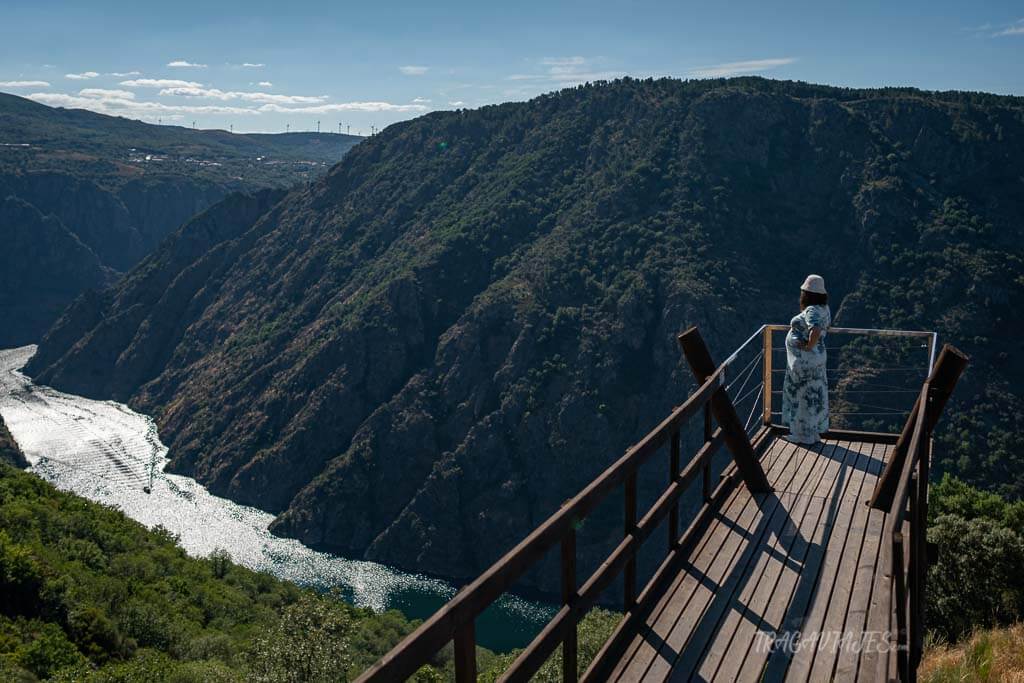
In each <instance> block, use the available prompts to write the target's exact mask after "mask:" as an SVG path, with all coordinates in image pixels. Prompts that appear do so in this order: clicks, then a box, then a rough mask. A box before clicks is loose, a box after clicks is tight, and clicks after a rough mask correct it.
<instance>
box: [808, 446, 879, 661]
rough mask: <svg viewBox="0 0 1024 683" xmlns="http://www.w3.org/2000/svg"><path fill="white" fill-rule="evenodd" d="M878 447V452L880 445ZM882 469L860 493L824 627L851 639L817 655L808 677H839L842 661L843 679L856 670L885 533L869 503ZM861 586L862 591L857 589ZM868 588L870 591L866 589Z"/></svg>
mask: <svg viewBox="0 0 1024 683" xmlns="http://www.w3.org/2000/svg"><path fill="white" fill-rule="evenodd" d="M875 450H876V451H877V450H878V447H876V448H875ZM875 462H878V461H877V460H875ZM881 472H882V465H881V464H879V465H878V466H877V469H875V470H874V471H873V472H872V474H873V475H874V476H873V478H872V481H871V486H870V487H866V490H865V492H864V493H863V494H862V495H861V496H860V498H861V500H860V501H858V503H859V504H858V505H857V510H856V515H857V516H856V520H855V522H856V523H855V525H854V527H853V528H852V529H851V533H850V537H849V539H848V541H847V547H846V549H845V551H844V556H843V560H842V562H841V563H840V565H839V571H838V572H837V576H836V577H835V580H834V584H835V590H834V591H833V596H832V600H831V601H830V604H829V606H828V611H827V612H826V616H825V620H824V622H823V625H822V627H821V628H822V630H823V631H824V632H826V633H836V634H839V635H838V636H837V637H840V638H843V639H846V638H848V639H849V640H850V641H851V642H849V644H844V645H843V646H842V647H840V648H838V650H836V651H835V652H831V651H830V652H828V653H822V656H819V657H816V658H815V659H814V661H813V663H812V666H811V669H810V676H809V680H818V678H819V677H822V676H824V677H825V678H830V677H833V676H836V677H838V673H839V672H838V669H837V665H838V662H840V661H845V662H846V663H847V667H846V668H847V670H846V671H845V672H844V677H843V679H842V680H849V679H850V677H851V676H850V672H849V670H848V669H849V665H850V664H852V666H853V669H854V672H856V663H857V660H859V659H860V651H859V650H858V649H856V647H855V646H854V643H853V642H852V641H859V640H860V639H862V636H863V633H864V618H865V617H866V616H867V610H868V604H869V603H868V600H869V598H870V596H871V591H870V587H871V583H872V581H873V579H874V569H875V565H876V564H877V563H878V552H877V551H878V539H879V536H880V535H881V532H882V527H881V520H882V519H883V518H884V517H885V515H883V514H882V513H881V512H879V511H877V510H872V509H871V508H870V507H869V506H868V505H866V501H867V499H868V498H870V496H871V491H872V490H873V489H874V483H875V482H876V481H877V480H878V476H879V475H880V474H881ZM865 575H866V578H865ZM858 580H859V581H858ZM865 584H866V585H865ZM858 587H859V588H860V590H857V589H858ZM865 587H866V588H867V590H864V589H865ZM854 613H859V614H860V618H859V619H858V620H852V619H851V616H852V615H853V614H854ZM855 621H859V623H855Z"/></svg>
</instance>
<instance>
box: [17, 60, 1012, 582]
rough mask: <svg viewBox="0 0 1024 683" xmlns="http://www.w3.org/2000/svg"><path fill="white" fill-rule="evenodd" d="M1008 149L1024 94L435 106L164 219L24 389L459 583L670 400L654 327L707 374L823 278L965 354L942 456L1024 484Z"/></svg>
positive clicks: (332, 533) (659, 93)
mask: <svg viewBox="0 0 1024 683" xmlns="http://www.w3.org/2000/svg"><path fill="white" fill-rule="evenodd" d="M1022 160H1024V101H1022V100H1021V99H1019V98H1010V97H996V96H990V95H981V94H968V93H927V92H921V91H916V90H891V89H890V90H848V89H836V88H828V87H822V86H814V85H808V84H803V83H788V82H778V81H767V80H761V79H735V80H728V81H722V80H718V81H689V82H680V81H676V80H656V81H635V80H628V79H627V80H622V81H616V82H613V83H601V84H595V85H588V86H582V87H579V88H575V89H570V90H565V91H561V92H558V93H554V94H551V95H546V96H542V97H539V98H537V99H534V100H531V101H529V102H525V103H513V104H503V105H499V106H491V107H485V108H482V109H479V110H476V111H457V112H445V113H434V114H429V115H427V116H424V117H421V118H418V119H415V120H413V121H408V122H405V123H400V124H396V125H393V126H391V127H389V128H388V129H386V130H385V131H384V132H382V133H381V134H380V135H378V136H375V137H373V138H372V139H370V140H368V141H366V143H364V144H362V145H360V146H358V147H357V148H355V149H354V150H353V151H352V152H351V153H350V154H349V155H348V156H347V157H346V158H345V159H344V160H343V161H342V162H341V163H340V164H338V165H337V166H335V167H334V168H333V169H332V170H331V171H330V173H329V174H328V175H327V176H326V177H325V178H323V179H322V180H320V181H318V182H316V183H314V184H312V185H310V186H308V187H303V188H300V189H297V190H295V191H293V192H291V193H290V194H288V195H287V196H285V197H284V198H282V199H281V200H280V201H279V202H277V203H276V204H275V205H274V206H273V208H270V209H269V210H263V209H261V208H257V206H256V204H257V203H258V201H257V200H256V199H242V198H238V199H235V200H233V201H235V202H236V203H237V204H238V209H239V210H238V212H237V213H236V211H235V210H234V209H232V210H223V211H222V212H221V213H223V217H222V218H221V217H218V216H221V213H218V211H220V209H214V210H212V211H210V212H207V214H206V216H205V217H200V218H198V219H197V220H196V221H194V222H193V223H191V224H190V225H188V226H185V227H184V228H183V229H182V230H180V231H179V232H178V233H177V234H176V235H175V236H174V237H173V238H172V239H171V240H170V241H169V242H168V243H167V244H165V245H164V247H163V248H162V249H161V251H160V252H158V253H157V254H155V255H153V256H152V257H150V258H149V259H147V260H145V261H144V262H143V263H142V264H140V265H139V266H138V267H137V268H136V269H135V270H134V271H133V272H132V273H131V275H129V276H128V277H127V278H126V279H125V280H124V281H122V282H121V283H119V284H118V285H117V286H116V287H114V288H112V289H108V290H106V291H105V292H102V293H100V294H98V295H96V296H94V297H89V298H86V299H83V300H81V301H80V302H78V303H77V304H76V305H75V306H74V307H72V308H71V309H70V310H69V311H68V312H67V313H66V314H65V315H64V316H63V318H62V319H61V320H60V321H59V322H58V323H57V324H56V325H55V326H54V327H53V328H52V329H51V330H50V332H49V333H48V335H47V336H46V338H45V339H44V340H43V341H42V343H41V345H40V348H39V352H38V355H37V356H36V357H35V359H33V361H32V362H31V364H30V366H29V368H28V371H29V372H30V373H31V374H32V375H33V376H34V377H35V378H36V379H37V381H39V382H44V383H50V384H53V385H55V386H57V387H59V388H62V389H66V390H69V391H73V392H78V393H84V394H88V395H92V396H101V397H110V398H116V399H119V400H127V401H128V402H129V403H130V404H131V405H132V406H133V407H134V408H136V409H138V410H140V411H143V412H146V413H150V414H152V415H154V416H155V418H156V420H157V422H158V424H159V428H160V433H161V437H162V438H163V439H164V441H165V442H167V443H168V445H169V446H170V453H171V457H172V464H171V467H172V469H174V470H175V471H177V472H182V473H187V474H189V475H192V476H194V477H196V478H197V479H198V480H199V481H201V482H203V483H204V484H207V485H208V486H209V487H210V488H211V489H212V490H213V491H215V492H217V493H219V494H224V495H227V496H229V497H231V498H234V499H236V500H239V501H242V502H245V503H249V504H253V505H257V506H260V507H263V508H265V509H268V510H271V511H273V512H275V513H277V514H278V515H279V517H278V519H277V522H276V524H275V526H274V529H275V531H276V532H277V533H281V534H285V535H290V536H295V537H298V538H300V539H302V540H303V541H305V542H306V543H309V544H311V545H313V546H315V547H318V548H323V549H328V550H333V551H337V552H340V553H343V554H346V555H350V556H352V555H355V556H362V557H367V558H371V559H375V560H380V561H383V562H387V563H391V564H394V565H398V566H400V567H407V568H412V569H416V570H418V571H426V572H431V573H435V574H440V575H444V576H447V577H453V578H456V579H458V578H465V577H469V576H472V575H475V574H476V573H477V572H479V571H480V570H482V569H483V568H485V567H486V566H487V565H488V564H489V563H491V562H492V561H493V560H494V559H496V558H497V557H498V556H499V554H500V553H502V552H504V551H505V550H507V549H508V548H509V547H510V546H511V545H512V544H513V543H514V542H516V541H517V540H519V539H521V538H522V537H523V536H524V535H525V534H526V533H527V532H528V531H529V530H530V529H532V528H533V527H534V526H535V525H536V524H537V523H538V522H539V521H541V520H542V519H544V518H545V517H546V516H547V515H549V514H550V513H551V512H552V511H554V510H555V509H556V508H557V506H558V505H559V503H561V502H562V501H563V500H565V499H566V498H567V497H568V496H570V495H572V494H573V493H575V492H576V491H577V490H578V489H579V488H580V487H581V486H582V485H583V484H584V483H586V482H587V481H589V480H590V479H591V478H592V477H593V476H594V475H595V474H596V473H597V472H598V471H600V470H601V469H603V468H604V467H605V466H607V465H608V464H609V463H610V462H611V461H612V460H613V459H614V458H615V457H617V456H618V455H619V454H621V453H622V451H623V449H624V448H625V447H627V446H628V445H629V444H630V443H631V442H632V441H634V440H635V439H636V438H638V437H639V436H640V435H642V434H643V433H644V432H646V431H647V430H648V429H649V428H650V427H652V426H653V425H654V424H656V422H657V421H658V420H659V419H660V418H661V417H662V416H663V415H664V414H665V413H667V411H668V410H669V409H670V408H671V407H672V406H673V405H675V404H678V403H679V402H681V400H682V399H683V397H684V396H685V395H686V393H687V391H688V390H689V389H690V387H691V382H690V380H689V372H688V371H687V370H686V369H685V368H684V367H682V365H681V363H680V359H679V353H678V349H677V348H676V345H675V334H676V333H677V332H678V331H680V330H682V329H684V328H686V327H688V326H689V325H694V324H695V325H699V326H700V327H701V330H702V332H703V333H704V336H705V338H706V339H707V340H708V342H709V344H710V346H711V349H712V350H713V352H714V353H715V355H716V356H717V357H718V358H719V359H720V358H722V357H723V355H724V354H725V353H727V352H728V351H729V350H731V349H732V348H734V347H735V346H736V345H737V344H738V343H739V341H741V340H742V339H743V338H745V337H746V336H747V335H748V334H750V332H752V331H753V330H754V329H756V328H757V327H758V326H759V325H760V324H762V323H763V322H785V321H787V320H788V319H789V317H790V316H791V315H792V314H793V313H794V312H795V310H796V298H797V289H798V286H799V284H800V282H801V281H802V280H803V278H804V276H805V275H806V274H807V273H808V272H818V273H822V274H824V275H825V276H826V279H827V281H828V284H829V290H830V296H831V297H832V305H833V311H834V313H835V316H834V318H835V323H836V324H838V325H846V326H857V327H899V328H913V329H934V330H937V331H938V332H939V333H940V335H941V339H942V340H943V341H948V342H951V343H954V344H956V345H958V346H959V347H961V348H962V349H964V350H965V351H966V352H967V353H968V354H970V355H971V356H972V363H971V366H970V369H969V371H968V374H967V376H966V377H965V378H964V380H963V381H962V382H961V384H960V386H959V387H958V389H957V392H956V394H955V395H954V397H953V401H952V402H951V404H950V406H949V407H948V409H947V418H946V419H944V421H943V423H942V425H941V427H940V433H939V443H938V445H937V447H936V453H935V458H936V468H935V469H936V472H937V473H939V474H941V473H942V472H954V473H956V474H958V475H959V476H961V477H962V478H964V479H966V480H967V481H969V482H971V483H973V484H976V485H979V486H982V487H985V488H990V489H996V490H999V491H1000V492H1002V493H1004V494H1007V495H1010V496H1013V497H1019V496H1020V495H1021V494H1022V493H1024V478H1022V477H1021V476H1020V475H1019V472H1020V471H1021V467H1022V465H1024V462H1022V456H1021V453H1022V452H1024V448H1022V446H1024V444H1022V442H1021V434H1022V428H1024V424H1022V423H1024V405H1022V392H1021V389H1020V387H1021V382H1020V380H1021V378H1022V376H1024V361H1022V360H1021V359H1022V354H1021V353H1020V351H1021V348H1020V347H1021V344H1022V342H1021V340H1020V339H1019V338H1018V337H1017V336H1016V335H1014V334H1013V333H1012V331H1014V330H1017V329H1021V328H1022V323H1024V320H1022V315H1021V310H1022V304H1024V296H1022V295H1024V280H1022V278H1021V275H1020V274H1021V272H1024V269H1022V262H1021V259H1022V256H1024V246H1022V245H1024V240H1022V237H1024V235H1022V229H1024V191H1022V190H1024V180H1022V178H1024V166H1022ZM211 221H213V223H214V224H216V225H217V226H222V227H223V229H218V230H216V231H211V230H210V228H209V226H210V225H211ZM197 234H198V235H199V236H198V237H197V236H196V235H197ZM199 245H204V248H206V251H205V252H203V249H202V248H198V246H199ZM193 247H195V248H193ZM915 388H916V387H915ZM659 481H660V480H659ZM613 512H614V511H613ZM618 515H621V512H617V513H616V514H615V515H614V518H615V519H619V517H618ZM619 523H620V522H616V523H615V524H611V525H609V526H608V527H607V528H608V529H611V532H610V533H613V532H614V531H615V530H616V529H617V528H618V526H617V525H618V524H619ZM606 540H607V539H588V540H581V542H580V543H581V549H580V552H581V557H582V558H583V560H582V562H583V563H584V564H585V563H586V562H587V561H589V560H592V559H593V557H595V556H596V552H595V550H594V549H595V548H596V547H597V546H598V545H600V544H601V543H603V542H605V541H606ZM554 577H557V572H548V573H547V574H545V575H538V576H533V577H531V579H530V581H531V582H533V583H534V585H539V586H541V587H543V588H547V589H555V588H556V585H554V584H552V583H551V581H552V580H554Z"/></svg>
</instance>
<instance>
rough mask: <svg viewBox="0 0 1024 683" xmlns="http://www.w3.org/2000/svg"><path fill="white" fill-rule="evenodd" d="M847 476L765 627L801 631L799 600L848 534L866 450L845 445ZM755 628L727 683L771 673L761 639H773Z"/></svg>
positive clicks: (776, 596) (782, 582)
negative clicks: (836, 542) (837, 539)
mask: <svg viewBox="0 0 1024 683" xmlns="http://www.w3.org/2000/svg"><path fill="white" fill-rule="evenodd" d="M844 448H845V453H844V460H843V465H842V466H843V467H844V471H843V473H842V474H841V476H840V478H838V479H837V481H836V484H835V486H834V487H833V488H832V490H831V491H829V495H828V498H827V499H826V500H823V501H822V510H821V515H820V516H819V518H818V520H817V523H816V525H815V526H814V528H813V530H812V532H811V534H809V535H807V536H806V541H805V542H804V543H803V545H802V547H798V548H795V549H794V550H791V552H790V555H791V556H793V557H795V559H796V560H797V561H798V563H799V570H794V569H791V570H790V571H785V572H780V576H779V578H778V580H777V583H776V585H775V587H774V588H773V589H771V594H772V596H773V598H772V600H771V601H770V602H769V603H768V604H767V606H766V610H765V611H764V613H763V621H764V622H766V623H767V624H770V625H774V626H775V633H776V634H778V635H783V634H786V633H792V632H793V631H796V630H799V629H800V628H801V622H802V621H803V612H804V610H803V609H802V607H801V606H800V605H799V604H798V600H799V597H800V596H801V595H802V594H803V593H804V592H805V590H806V589H805V588H804V587H805V586H807V585H808V584H813V583H815V582H816V580H817V579H818V577H819V576H820V574H821V568H822V566H823V565H824V564H825V562H826V559H827V557H828V554H829V549H830V547H832V544H833V542H834V539H835V536H836V535H837V534H843V533H844V530H845V527H846V525H847V524H848V519H849V512H850V508H851V503H850V501H851V500H853V499H855V498H856V497H857V496H858V495H859V494H860V492H861V487H862V485H863V481H864V479H865V475H866V473H865V471H864V470H865V468H866V466H867V465H868V458H869V455H866V454H865V453H864V452H863V450H862V449H861V448H860V444H852V443H846V444H844ZM767 635H770V634H765V635H761V634H760V633H758V631H757V630H755V629H754V624H752V623H751V624H749V628H746V629H745V630H744V631H743V632H741V633H738V634H737V643H738V646H739V647H740V648H741V649H742V648H743V647H746V648H747V650H746V652H745V653H743V655H742V656H738V657H734V658H733V660H732V661H733V662H735V664H734V666H733V668H732V669H731V670H729V671H724V672H723V676H722V677H723V678H729V677H730V676H731V678H733V679H736V680H756V679H759V678H760V677H761V675H762V673H767V672H766V665H767V661H768V657H769V651H768V650H767V649H765V648H764V644H763V643H762V644H761V645H760V649H758V643H757V639H758V638H764V637H767Z"/></svg>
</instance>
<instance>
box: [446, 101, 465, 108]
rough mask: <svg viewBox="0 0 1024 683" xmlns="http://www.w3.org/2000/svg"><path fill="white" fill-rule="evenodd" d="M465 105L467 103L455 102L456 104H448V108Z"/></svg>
mask: <svg viewBox="0 0 1024 683" xmlns="http://www.w3.org/2000/svg"><path fill="white" fill-rule="evenodd" d="M465 105H466V103H465V102H463V101H462V100H455V101H454V102H449V103H448V106H450V107H463V106H465Z"/></svg>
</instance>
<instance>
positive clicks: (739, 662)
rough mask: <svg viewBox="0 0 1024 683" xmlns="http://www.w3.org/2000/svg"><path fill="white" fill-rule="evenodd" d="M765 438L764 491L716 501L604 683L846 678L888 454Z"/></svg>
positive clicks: (872, 576)
mask: <svg viewBox="0 0 1024 683" xmlns="http://www.w3.org/2000/svg"><path fill="white" fill-rule="evenodd" d="M770 439H771V440H770V441H769V442H768V443H766V444H765V446H764V455H763V456H762V458H761V461H762V466H763V468H764V470H765V472H766V473H767V475H768V480H769V482H770V483H771V485H772V488H773V491H771V492H769V493H755V494H752V493H751V492H750V491H749V490H748V489H747V488H746V487H745V486H739V487H737V488H736V489H735V490H734V491H733V492H732V494H731V495H730V496H729V497H728V498H726V499H725V500H724V501H723V502H722V504H721V506H720V508H719V509H718V510H717V511H716V512H715V515H714V518H713V520H712V522H711V524H710V525H709V526H708V528H707V530H706V531H705V532H704V534H703V537H702V539H701V541H700V543H699V544H697V546H696V547H695V548H694V549H693V550H692V551H691V552H690V553H688V554H687V556H686V557H685V558H680V560H679V561H678V562H677V566H676V567H675V576H674V578H673V580H672V582H671V584H670V586H669V587H668V589H667V590H666V591H665V592H664V594H663V595H662V596H661V598H660V599H659V600H658V601H657V602H656V603H654V604H653V606H652V608H651V609H650V610H649V611H648V614H647V616H646V618H645V619H644V620H643V623H642V625H640V626H639V627H638V629H637V631H638V632H637V634H636V636H635V637H634V638H633V639H632V641H631V642H630V643H629V645H628V647H627V648H626V650H625V653H624V654H622V655H621V657H616V659H617V662H616V663H615V665H614V666H613V667H611V675H610V679H611V680H616V681H662V680H743V681H757V680H762V678H765V679H767V680H780V679H789V680H828V679H830V678H833V677H835V678H836V679H844V680H854V679H856V678H857V675H858V669H859V665H860V660H861V657H860V654H861V652H863V651H864V650H865V646H870V643H866V642H865V638H866V636H865V627H866V624H867V617H868V613H869V611H870V609H871V605H872V591H873V588H874V586H875V584H876V574H877V573H878V571H879V568H878V560H879V557H880V553H879V544H880V541H881V535H882V528H883V525H884V519H885V514H884V513H883V512H880V511H878V510H873V509H871V508H870V507H868V505H867V504H866V501H867V499H868V498H869V497H870V494H871V492H872V491H873V490H874V487H875V484H876V482H877V480H878V477H879V475H880V474H881V472H882V470H883V468H884V465H885V463H886V461H887V459H888V457H889V455H890V454H891V453H892V449H893V446H892V445H890V444H882V443H864V442H854V441H837V440H827V441H824V442H822V443H821V444H818V445H816V446H814V447H805V446H799V445H795V444H792V443H790V442H788V441H786V440H785V439H784V438H782V437H781V436H777V435H773V436H772V437H770ZM873 677H874V672H873V671H872V672H871V673H870V675H867V672H865V678H866V679H867V680H873Z"/></svg>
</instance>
